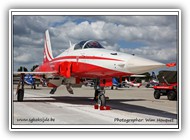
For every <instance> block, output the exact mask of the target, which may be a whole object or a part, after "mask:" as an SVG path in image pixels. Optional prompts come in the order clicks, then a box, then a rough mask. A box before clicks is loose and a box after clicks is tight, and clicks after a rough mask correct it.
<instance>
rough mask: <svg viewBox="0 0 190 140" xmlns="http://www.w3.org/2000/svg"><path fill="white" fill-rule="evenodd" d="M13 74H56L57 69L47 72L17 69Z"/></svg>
mask: <svg viewBox="0 0 190 140" xmlns="http://www.w3.org/2000/svg"><path fill="white" fill-rule="evenodd" d="M13 74H14V75H20V74H31V75H44V74H57V71H48V72H35V71H33V72H28V71H18V72H14V73H13Z"/></svg>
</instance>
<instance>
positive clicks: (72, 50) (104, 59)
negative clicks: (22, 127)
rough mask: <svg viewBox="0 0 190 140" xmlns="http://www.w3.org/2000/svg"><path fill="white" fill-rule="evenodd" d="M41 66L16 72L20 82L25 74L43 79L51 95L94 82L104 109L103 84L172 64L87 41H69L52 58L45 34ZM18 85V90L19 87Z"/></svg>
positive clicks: (19, 94) (19, 91) (20, 93)
mask: <svg viewBox="0 0 190 140" xmlns="http://www.w3.org/2000/svg"><path fill="white" fill-rule="evenodd" d="M43 55H44V57H43V64H42V65H40V66H39V67H37V68H36V69H35V70H34V72H17V74H20V75H21V76H20V77H21V81H23V80H22V79H23V78H24V75H25V74H32V75H35V76H39V77H41V78H43V79H46V82H47V86H48V87H52V90H51V91H50V93H51V94H54V93H55V91H56V90H57V88H58V87H59V86H60V85H62V84H63V85H66V89H67V91H68V92H69V93H70V94H73V90H72V88H71V87H72V84H80V82H81V79H82V78H89V79H95V81H96V82H95V84H94V88H95V101H96V102H97V103H98V104H99V105H100V106H106V98H105V90H104V87H105V85H106V84H109V83H111V84H112V78H113V77H124V76H130V75H134V74H141V73H145V72H148V71H152V70H155V69H157V68H162V67H166V66H168V67H172V66H175V63H169V64H163V63H160V62H156V61H152V60H149V59H145V58H141V57H138V56H134V55H131V54H126V53H122V52H117V51H112V50H108V49H105V48H104V47H103V46H102V45H101V44H100V43H99V42H98V41H94V40H86V41H81V42H79V43H77V44H72V43H71V42H70V47H69V48H68V49H67V50H65V51H64V52H62V53H61V54H60V55H59V56H57V57H55V58H54V57H53V54H52V48H51V42H50V36H49V32H48V30H47V31H46V32H45V40H44V52H43ZM20 85H21V87H20ZM23 98H24V83H23V82H21V83H20V84H18V87H17V100H18V101H23Z"/></svg>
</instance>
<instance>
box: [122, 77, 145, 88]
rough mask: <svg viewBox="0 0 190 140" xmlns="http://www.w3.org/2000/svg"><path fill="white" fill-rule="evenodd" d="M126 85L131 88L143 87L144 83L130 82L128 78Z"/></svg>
mask: <svg viewBox="0 0 190 140" xmlns="http://www.w3.org/2000/svg"><path fill="white" fill-rule="evenodd" d="M125 83H126V84H127V85H129V86H131V87H138V88H139V87H141V86H142V83H136V81H128V80H127V78H126V79H125Z"/></svg>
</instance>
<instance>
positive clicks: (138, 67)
mask: <svg viewBox="0 0 190 140" xmlns="http://www.w3.org/2000/svg"><path fill="white" fill-rule="evenodd" d="M162 67H165V64H163V63H160V62H156V61H152V60H148V59H144V58H140V57H136V56H134V57H132V58H131V60H130V61H129V62H127V69H128V70H129V71H130V72H131V73H134V74H142V73H145V72H149V71H152V70H155V69H158V68H162Z"/></svg>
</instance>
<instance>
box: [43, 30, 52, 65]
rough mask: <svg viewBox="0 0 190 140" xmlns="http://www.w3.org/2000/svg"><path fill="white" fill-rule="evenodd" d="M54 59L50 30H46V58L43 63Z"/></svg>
mask: <svg viewBox="0 0 190 140" xmlns="http://www.w3.org/2000/svg"><path fill="white" fill-rule="evenodd" d="M52 59H53V54H52V49H51V42H50V36H49V31H48V30H46V32H45V40H44V60H43V63H46V62H49V61H51V60H52Z"/></svg>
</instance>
